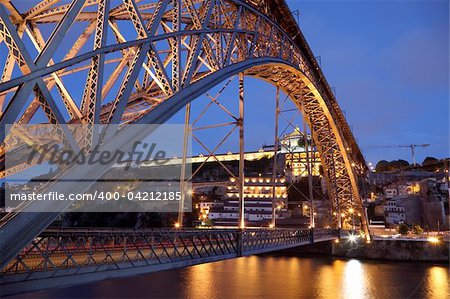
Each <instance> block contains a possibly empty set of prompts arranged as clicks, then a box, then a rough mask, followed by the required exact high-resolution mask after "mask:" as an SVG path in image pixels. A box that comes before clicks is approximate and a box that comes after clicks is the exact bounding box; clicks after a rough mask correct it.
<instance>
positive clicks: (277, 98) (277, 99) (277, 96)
mask: <svg viewBox="0 0 450 299" xmlns="http://www.w3.org/2000/svg"><path fill="white" fill-rule="evenodd" d="M279 114H280V87H278V86H277V91H276V94H275V140H274V149H273V171H272V179H273V182H272V183H273V185H272V227H275V225H276V216H277V215H276V204H275V200H276V197H275V195H276V193H275V191H276V190H275V189H276V187H275V185H276V179H277V167H278V165H277V154H278V117H279Z"/></svg>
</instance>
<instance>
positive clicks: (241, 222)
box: [238, 73, 245, 228]
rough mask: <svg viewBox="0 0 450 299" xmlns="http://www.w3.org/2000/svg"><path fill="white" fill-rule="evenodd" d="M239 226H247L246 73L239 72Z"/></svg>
mask: <svg viewBox="0 0 450 299" xmlns="http://www.w3.org/2000/svg"><path fill="white" fill-rule="evenodd" d="M238 125H239V186H238V189H239V227H240V228H245V221H244V218H245V217H244V213H245V202H244V201H245V200H244V73H239V121H238Z"/></svg>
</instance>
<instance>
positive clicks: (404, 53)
mask: <svg viewBox="0 0 450 299" xmlns="http://www.w3.org/2000/svg"><path fill="white" fill-rule="evenodd" d="M288 4H289V5H290V7H291V9H292V10H295V9H299V10H300V28H301V29H302V31H303V33H304V35H305V36H306V39H307V40H308V42H309V44H310V46H311V48H312V50H313V51H314V54H315V55H316V56H319V55H320V56H321V59H322V67H323V70H324V73H325V75H326V76H327V79H328V82H329V83H330V85H331V86H334V87H335V88H336V93H337V98H338V101H339V104H340V106H341V107H342V109H344V110H345V112H346V116H347V120H348V122H349V124H350V126H352V128H353V132H354V134H355V136H356V138H357V139H358V141H359V145H360V146H361V147H362V150H363V153H364V154H365V156H366V159H367V160H368V161H378V160H380V159H387V160H392V159H398V158H403V159H406V160H408V161H410V160H411V158H410V152H409V150H407V149H403V148H370V147H369V148H367V146H382V145H397V144H411V143H419V144H422V143H430V144H431V146H430V147H428V148H425V149H418V150H417V161H418V162H421V161H422V160H423V158H424V157H426V156H436V157H438V158H442V157H446V156H448V155H449V138H448V136H449V3H448V1H293V0H291V1H288Z"/></svg>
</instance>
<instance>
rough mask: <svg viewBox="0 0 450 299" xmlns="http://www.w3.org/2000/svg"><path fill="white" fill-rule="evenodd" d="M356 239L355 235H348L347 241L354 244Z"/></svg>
mask: <svg viewBox="0 0 450 299" xmlns="http://www.w3.org/2000/svg"><path fill="white" fill-rule="evenodd" d="M357 238H358V237H357V236H356V235H353V234H350V235H349V236H348V239H349V240H350V242H352V243H354V242H356V239H357Z"/></svg>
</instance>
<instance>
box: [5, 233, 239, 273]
mask: <svg viewBox="0 0 450 299" xmlns="http://www.w3.org/2000/svg"><path fill="white" fill-rule="evenodd" d="M238 239H239V233H238V231H237V230H195V231H193V230H192V231H189V230H182V231H176V230H147V231H140V232H135V231H122V232H120V231H106V230H98V231H95V230H94V231H92V230H91V231H86V232H81V231H77V230H68V231H50V232H44V233H43V234H41V235H40V236H39V237H37V238H35V239H34V240H33V241H32V242H31V244H30V245H28V246H27V247H26V248H25V249H24V250H23V251H22V252H21V253H20V254H19V255H18V256H17V257H16V258H15V259H14V260H13V261H11V262H10V263H9V264H8V266H7V267H5V268H3V269H2V272H1V276H3V277H4V276H8V275H11V274H26V275H36V273H39V272H47V273H52V275H54V274H56V275H58V273H63V272H64V271H61V270H64V269H66V270H73V271H71V273H73V274H76V272H77V271H83V273H85V272H86V271H91V272H96V271H105V270H114V269H123V268H130V267H131V268H132V267H139V266H152V265H153V266H154V265H162V264H167V263H176V262H184V261H190V260H197V259H206V260H214V259H222V258H227V257H235V256H237V255H238ZM86 269H88V270H86Z"/></svg>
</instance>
